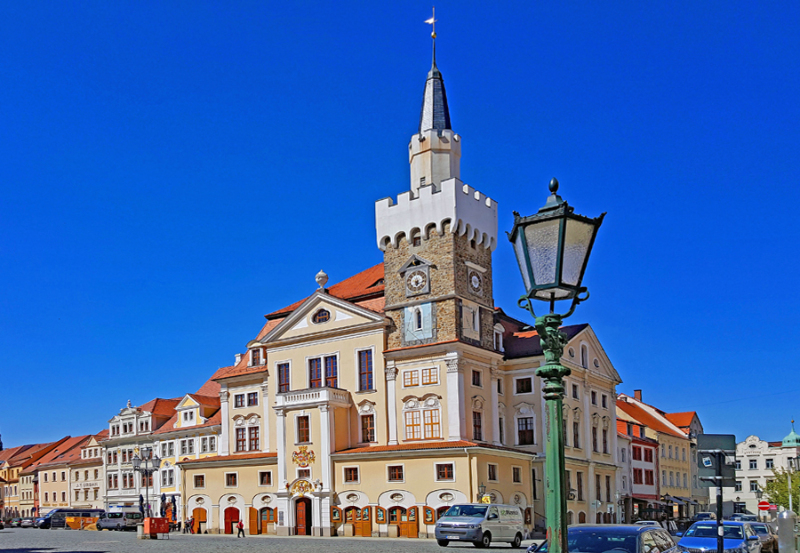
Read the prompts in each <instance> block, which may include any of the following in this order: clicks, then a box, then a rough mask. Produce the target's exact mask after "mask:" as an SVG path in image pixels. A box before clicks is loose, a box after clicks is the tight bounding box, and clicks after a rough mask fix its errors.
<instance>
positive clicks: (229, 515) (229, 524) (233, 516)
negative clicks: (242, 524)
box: [225, 507, 239, 534]
mask: <svg viewBox="0 0 800 553" xmlns="http://www.w3.org/2000/svg"><path fill="white" fill-rule="evenodd" d="M237 522H239V509H237V508H236V507H228V508H227V509H225V533H226V534H233V529H234V527H235V526H236V523H237Z"/></svg>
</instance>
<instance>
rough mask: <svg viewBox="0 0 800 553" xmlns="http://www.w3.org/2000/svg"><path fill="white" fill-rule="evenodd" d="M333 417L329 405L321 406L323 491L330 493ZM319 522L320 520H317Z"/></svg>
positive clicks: (320, 430) (320, 431) (320, 429)
mask: <svg viewBox="0 0 800 553" xmlns="http://www.w3.org/2000/svg"><path fill="white" fill-rule="evenodd" d="M331 416H332V412H331V409H330V407H329V406H328V405H320V406H319V421H320V423H319V424H320V428H319V435H320V441H321V442H322V443H321V444H320V449H321V451H320V457H322V458H321V459H320V461H321V462H320V464H321V465H322V475H321V476H322V478H321V480H322V490H323V491H328V490H330V489H331V445H332V440H331V430H332V429H333V425H332V424H331ZM317 520H319V519H317Z"/></svg>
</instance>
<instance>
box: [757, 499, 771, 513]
mask: <svg viewBox="0 0 800 553" xmlns="http://www.w3.org/2000/svg"><path fill="white" fill-rule="evenodd" d="M758 510H759V511H769V501H759V502H758Z"/></svg>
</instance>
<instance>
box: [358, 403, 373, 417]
mask: <svg viewBox="0 0 800 553" xmlns="http://www.w3.org/2000/svg"><path fill="white" fill-rule="evenodd" d="M357 405H358V414H359V415H372V414H374V413H375V404H374V403H373V402H371V401H370V400H368V399H365V400H363V401H361V403H358V404H357Z"/></svg>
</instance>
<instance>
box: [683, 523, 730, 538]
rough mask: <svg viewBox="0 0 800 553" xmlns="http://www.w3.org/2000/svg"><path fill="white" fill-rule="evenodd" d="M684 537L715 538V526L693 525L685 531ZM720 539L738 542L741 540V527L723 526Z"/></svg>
mask: <svg viewBox="0 0 800 553" xmlns="http://www.w3.org/2000/svg"><path fill="white" fill-rule="evenodd" d="M684 536H685V537H687V538H716V537H717V526H716V524H714V525H711V524H695V525H694V526H692V527H691V528H689V529H688V530H687V531H686V533H685V534H684ZM722 537H723V538H728V539H732V540H740V539H742V527H741V526H733V525H729V524H724V525H723V526H722Z"/></svg>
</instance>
